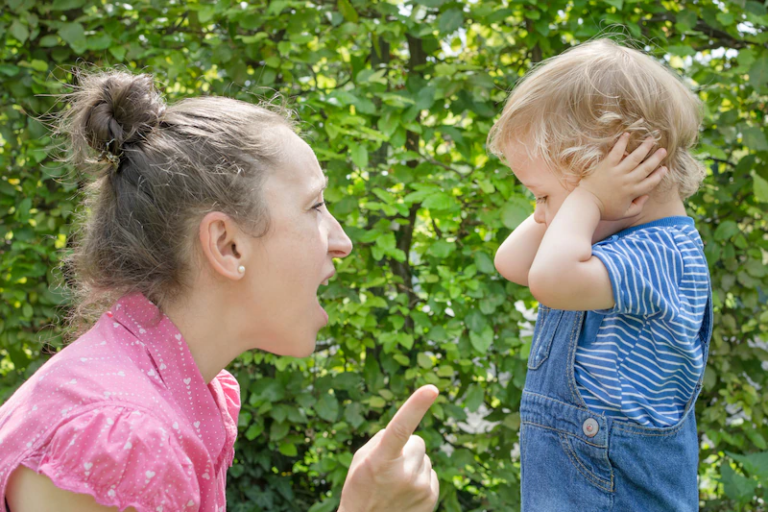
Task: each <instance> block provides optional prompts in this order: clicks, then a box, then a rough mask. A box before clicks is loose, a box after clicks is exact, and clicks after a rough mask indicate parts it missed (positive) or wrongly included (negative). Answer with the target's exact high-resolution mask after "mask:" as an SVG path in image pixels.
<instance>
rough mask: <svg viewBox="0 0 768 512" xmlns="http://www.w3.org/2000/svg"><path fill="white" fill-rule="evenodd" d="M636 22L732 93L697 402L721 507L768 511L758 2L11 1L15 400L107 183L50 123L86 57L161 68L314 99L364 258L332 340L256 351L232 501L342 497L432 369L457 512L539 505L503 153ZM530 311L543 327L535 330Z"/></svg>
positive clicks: (717, 119)
mask: <svg viewBox="0 0 768 512" xmlns="http://www.w3.org/2000/svg"><path fill="white" fill-rule="evenodd" d="M613 24H619V25H621V26H624V27H626V29H625V30H626V32H627V35H628V36H629V37H631V38H634V39H635V40H639V41H643V42H647V43H648V44H649V45H650V46H649V48H648V49H649V51H650V52H651V53H652V54H653V55H654V56H656V57H658V58H659V59H665V60H667V61H668V63H669V65H670V66H672V67H673V68H675V69H677V70H678V71H679V72H680V73H682V74H684V75H685V76H686V77H688V79H690V82H691V84H692V86H693V87H694V88H695V90H696V91H697V93H698V94H699V95H700V97H701V98H702V99H703V100H704V102H705V104H706V108H707V111H706V121H705V125H704V129H703V132H702V134H701V144H700V146H699V149H698V152H699V156H700V157H701V158H702V159H703V160H704V161H705V162H706V163H707V165H708V167H709V169H710V174H709V176H708V177H707V180H706V182H705V184H704V186H703V188H702V190H701V191H700V192H699V193H698V194H697V195H696V196H694V197H693V198H692V199H691V200H690V201H689V204H688V211H689V214H690V215H691V216H693V217H694V218H695V219H696V221H697V223H698V226H699V228H700V230H701V233H702V237H703V239H704V240H705V243H706V252H707V257H708V260H709V264H710V270H711V272H712V276H713V287H714V301H715V302H714V304H715V310H716V313H715V332H714V335H713V339H712V349H711V355H710V363H709V367H708V369H707V372H706V377H705V388H704V390H703V392H702V395H701V397H700V399H699V402H698V405H697V416H698V419H699V431H700V433H701V438H702V451H701V461H702V464H701V469H700V473H701V477H702V478H701V498H702V502H703V507H704V510H732V509H733V508H734V507H735V506H739V507H743V510H758V509H759V506H760V505H759V502H758V498H759V497H764V494H763V492H764V491H763V487H764V485H765V481H766V478H767V477H766V472H765V451H766V450H768V445H767V444H766V439H767V438H768V427H766V403H768V400H767V398H768V388H767V387H766V383H767V382H766V381H767V380H768V379H767V378H766V373H765V371H764V366H765V361H766V360H768V352H766V349H765V344H764V342H763V340H765V339H766V332H767V331H768V307H767V306H766V300H767V297H766V290H767V289H768V287H766V284H768V271H766V267H765V263H766V261H768V239H767V237H766V218H765V208H766V204H767V203H768V181H767V180H768V165H766V163H767V162H766V160H768V141H767V140H766V134H767V133H768V127H767V124H766V117H765V112H766V101H767V100H768V85H767V82H768V47H767V46H766V42H767V41H768V29H767V28H766V27H767V25H768V16H766V8H765V6H764V5H763V4H761V3H758V2H755V1H746V2H744V1H743V0H741V1H736V0H723V1H722V2H711V1H709V0H705V1H699V2H667V3H663V4H659V3H657V2H651V1H648V0H607V1H605V2H598V1H589V2H587V1H586V0H576V1H569V2H565V1H562V0H556V1H553V2H546V3H542V2H533V1H522V0H509V1H501V0H484V1H482V2H468V1H452V0H405V1H404V2H402V3H387V2H362V1H358V0H338V2H300V1H297V0H273V1H271V2H269V3H265V2H264V1H258V0H257V1H256V2H253V3H246V2H242V3H236V2H232V1H229V0H220V1H218V2H215V3H198V2H188V3H187V2H182V3H176V2H164V1H161V0H137V1H136V2H134V3H132V4H128V3H112V2H110V1H109V0H107V1H106V2H101V1H99V2H95V1H93V0H54V1H53V2H48V1H45V2H44V1H40V0H8V1H7V2H6V8H5V9H4V10H2V11H1V12H0V37H1V38H2V39H3V40H4V42H5V45H4V47H3V48H2V49H0V52H1V54H2V59H0V165H1V166H2V168H3V169H4V172H3V175H2V179H0V219H2V222H1V223H0V237H1V239H2V240H3V241H4V242H5V243H4V244H3V245H2V246H0V247H2V248H0V254H2V263H0V293H1V294H2V297H3V301H2V303H0V358H1V359H0V376H1V378H0V401H1V400H4V399H7V398H8V397H9V396H10V394H11V393H12V392H13V391H14V390H15V389H16V388H17V387H18V386H19V385H20V384H21V383H22V382H23V381H24V379H26V378H28V377H29V376H30V375H32V373H33V372H34V371H35V370H36V369H37V368H39V366H40V365H41V364H42V363H43V362H44V361H45V360H46V359H47V358H48V357H50V354H51V353H52V352H54V351H55V350H56V349H57V348H59V347H60V346H61V318H60V316H59V315H61V312H62V311H63V310H62V309H60V308H66V306H67V304H68V300H69V299H68V297H67V295H66V293H63V292H61V290H60V289H59V288H56V286H55V285H56V284H57V283H59V282H60V278H59V277H58V275H57V273H56V271H55V267H56V265H57V264H58V262H59V261H60V257H61V254H62V251H65V250H66V244H67V240H68V236H69V234H70V232H71V230H72V226H71V224H70V223H71V221H72V218H73V211H74V210H75V209H76V208H77V202H76V199H77V192H78V191H79V189H80V188H81V187H82V185H83V183H82V182H81V181H79V179H80V178H72V177H71V176H69V174H68V171H69V170H68V169H65V168H64V169H63V168H60V167H58V166H57V165H55V164H54V163H53V162H52V160H51V156H50V155H49V151H50V145H51V140H50V139H49V136H48V133H47V130H46V128H45V126H44V125H43V124H41V123H40V122H38V121H36V120H35V119H34V117H36V116H40V115H42V114H44V113H46V112H48V111H50V110H52V109H53V110H55V109H57V108H59V106H58V105H56V104H55V102H54V99H53V98H51V97H50V96H48V95H49V94H51V93H60V92H63V87H62V84H63V83H66V82H67V81H69V80H70V76H69V73H68V72H69V70H70V68H71V66H73V65H76V64H81V63H83V62H92V63H95V64H97V65H99V66H110V65H122V66H125V67H127V68H129V69H132V70H144V71H148V72H152V73H155V74H156V75H157V76H158V80H159V82H161V85H162V86H163V87H164V89H165V93H166V95H167V97H168V99H169V100H171V101H172V100H174V99H176V98H180V97H183V96H188V95H197V94H218V95H228V96H232V97H236V98H239V99H244V100H246V101H254V100H255V99H256V98H257V97H258V96H262V95H266V96H271V94H272V92H273V91H274V90H276V91H279V92H281V93H282V94H284V95H286V96H289V97H291V98H292V103H293V106H294V107H295V108H296V109H297V110H298V111H299V113H300V116H301V118H302V120H303V121H304V124H303V125H302V130H303V133H302V134H303V136H305V137H306V138H307V140H308V141H309V142H310V144H311V145H312V146H313V148H314V149H315V151H316V152H317V155H318V157H319V159H320V161H321V163H322V164H323V166H324V167H325V168H326V170H327V173H328V175H329V177H330V183H331V186H330V188H329V189H328V191H327V194H326V198H327V199H328V200H329V202H330V203H331V210H332V212H333V213H334V214H335V215H336V216H337V217H338V218H339V220H340V221H341V223H342V225H344V226H345V229H346V230H347V232H348V234H349V235H350V237H351V238H352V239H353V241H354V243H355V251H354V253H353V254H352V256H350V257H349V258H347V259H345V260H344V261H343V262H341V263H340V265H339V269H338V271H339V274H338V277H337V278H336V279H335V280H334V281H333V283H332V284H331V285H330V286H329V287H328V288H327V290H326V291H325V292H324V293H323V297H322V300H323V301H324V303H325V304H326V305H327V309H328V312H329V314H330V317H331V322H330V326H329V327H328V328H327V329H326V330H324V331H323V332H322V333H321V336H320V341H319V342H318V350H317V353H316V354H315V355H314V356H313V357H311V358H307V359H303V360H295V359H290V358H278V357H274V356H272V355H265V354H262V353H257V352H252V353H245V354H243V355H242V356H241V357H239V358H238V359H237V360H236V361H234V362H233V363H232V365H231V366H230V370H231V371H232V372H233V373H234V374H235V375H236V376H237V378H238V380H239V381H240V383H241V387H242V391H243V395H242V399H243V409H242V412H241V417H240V435H239V438H238V441H237V448H236V463H235V465H234V466H233V467H232V468H231V470H230V475H229V489H228V499H229V505H228V507H229V510H232V511H235V512H243V511H261V510H265V511H294V510H297V511H298V510H302V511H304V510H308V509H309V510H311V511H312V512H320V511H331V510H333V509H334V507H335V505H336V504H337V502H338V498H339V493H340V490H341V485H342V483H343V481H344V477H345V474H346V471H347V468H348V466H349V464H350V461H351V459H352V453H353V452H354V450H355V449H357V448H358V447H359V446H361V445H362V443H363V442H364V441H365V440H366V439H367V438H368V437H369V436H371V435H372V434H373V433H374V432H375V431H377V430H378V429H380V428H382V427H383V426H384V425H385V424H386V421H387V420H388V419H389V418H390V417H391V416H392V414H393V412H394V411H395V410H396V407H397V406H398V405H399V404H400V403H402V401H403V400H404V399H405V398H406V396H407V395H408V394H409V393H410V392H411V391H412V390H413V389H414V388H416V387H417V386H418V385H421V384H424V383H434V384H436V385H437V386H438V387H439V388H440V390H441V397H440V398H439V401H438V403H437V404H436V405H435V406H434V407H433V408H432V410H431V413H429V415H428V416H427V417H426V418H425V420H424V422H423V423H422V429H421V430H420V435H422V436H423V437H424V438H425V440H426V442H427V445H428V448H429V450H430V453H431V455H432V458H433V461H434V465H435V468H436V469H437V471H438V474H439V475H440V479H441V505H440V510H446V511H458V510H512V509H516V508H518V506H519V505H518V502H519V463H518V459H517V456H516V452H515V445H516V443H517V441H518V427H519V422H520V417H519V414H518V412H517V411H518V405H519V402H520V396H521V389H522V386H523V382H524V378H525V368H526V366H525V361H526V358H527V355H528V350H529V348H530V341H531V340H530V335H529V332H530V331H528V330H526V328H525V323H526V321H527V320H526V316H525V315H524V314H523V313H522V312H521V310H531V309H533V308H535V306H536V304H535V302H534V300H533V298H532V297H531V295H530V293H529V292H528V290H527V289H525V288H522V287H518V286H515V285H513V284H510V283H507V282H505V281H504V280H502V279H501V278H500V277H499V276H498V275H497V273H496V272H495V269H494V267H493V264H492V258H493V254H494V252H495V250H496V248H497V247H498V245H499V243H500V242H501V241H502V240H503V239H504V237H505V236H506V235H507V234H508V233H509V232H510V231H511V230H512V229H513V228H514V227H515V226H517V224H518V223H519V222H521V221H522V220H523V219H524V218H525V217H526V216H527V215H528V214H530V213H531V212H532V201H531V197H529V196H528V195H527V194H526V193H525V192H524V191H523V190H522V188H521V187H520V185H519V184H518V183H517V182H516V181H515V180H514V179H512V178H511V177H510V174H509V171H508V169H507V168H505V167H504V166H503V165H502V164H501V162H499V161H498V160H497V159H495V158H493V157H491V156H490V155H488V154H487V152H486V150H485V146H484V143H485V136H486V134H487V133H488V130H489V128H490V126H491V125H492V123H493V121H494V119H495V117H496V115H497V114H498V112H499V111H500V108H501V105H502V104H503V101H504V100H505V98H506V93H507V91H508V90H509V89H510V88H511V87H512V86H513V85H514V83H515V81H516V80H517V79H518V78H519V77H520V76H522V74H524V73H525V72H526V71H527V70H528V69H530V67H531V66H532V65H533V64H535V63H536V62H538V61H540V60H542V59H544V58H546V57H548V56H551V55H555V54H557V53H559V52H561V51H562V50H564V49H565V48H567V47H568V46H570V45H572V44H576V43H578V42H581V41H585V40H587V39H589V38H591V37H594V36H595V35H598V34H600V33H601V32H602V30H603V27H608V26H610V25H613ZM521 326H522V327H521Z"/></svg>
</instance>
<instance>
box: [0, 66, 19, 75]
mask: <svg viewBox="0 0 768 512" xmlns="http://www.w3.org/2000/svg"><path fill="white" fill-rule="evenodd" d="M19 71H21V68H19V67H18V66H14V65H13V64H0V73H2V74H4V75H6V76H16V75H18V74H19Z"/></svg>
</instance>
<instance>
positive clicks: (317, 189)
mask: <svg viewBox="0 0 768 512" xmlns="http://www.w3.org/2000/svg"><path fill="white" fill-rule="evenodd" d="M323 177H324V178H325V179H324V180H323V185H322V186H321V187H318V188H314V189H312V192H311V196H310V197H315V196H317V195H319V194H320V192H322V191H323V190H325V189H326V188H328V175H327V174H326V175H324V176H323Z"/></svg>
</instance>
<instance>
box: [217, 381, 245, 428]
mask: <svg viewBox="0 0 768 512" xmlns="http://www.w3.org/2000/svg"><path fill="white" fill-rule="evenodd" d="M216 378H217V379H218V381H219V383H220V384H221V390H222V392H223V394H224V398H225V399H226V406H227V412H228V413H229V417H230V418H232V421H234V422H235V425H237V418H238V416H239V415H240V384H239V383H238V382H237V379H236V378H235V377H234V375H232V374H231V373H229V372H228V371H227V370H222V371H221V373H219V374H218V375H217V376H216Z"/></svg>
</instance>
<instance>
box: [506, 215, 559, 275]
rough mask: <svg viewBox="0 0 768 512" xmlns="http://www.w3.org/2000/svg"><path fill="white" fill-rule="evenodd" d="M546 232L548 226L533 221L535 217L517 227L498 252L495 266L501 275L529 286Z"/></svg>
mask: <svg viewBox="0 0 768 512" xmlns="http://www.w3.org/2000/svg"><path fill="white" fill-rule="evenodd" d="M546 231H547V225H546V224H539V223H538V222H536V221H535V220H533V215H531V216H530V217H528V218H527V219H525V220H524V221H523V222H522V223H521V224H520V225H519V226H517V228H515V230H514V231H513V232H512V233H511V234H510V235H509V236H508V237H507V239H506V240H504V243H502V244H501V247H499V250H498V251H496V258H495V259H494V265H496V270H498V271H499V274H501V275H502V276H504V278H505V279H507V280H508V281H512V282H513V283H517V284H519V285H522V286H528V272H529V271H530V270H531V265H532V264H533V260H534V258H536V252H537V251H538V250H539V245H540V244H541V240H542V239H543V238H544V233H546Z"/></svg>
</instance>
